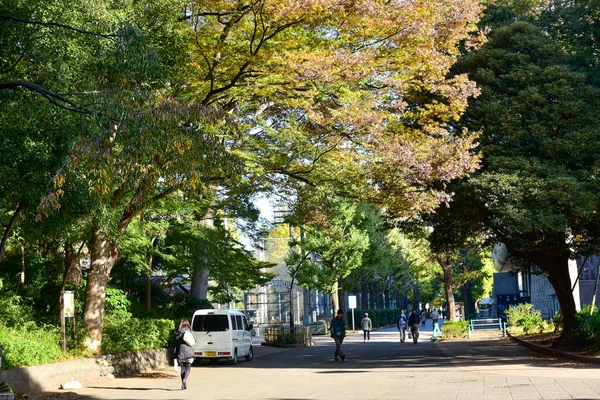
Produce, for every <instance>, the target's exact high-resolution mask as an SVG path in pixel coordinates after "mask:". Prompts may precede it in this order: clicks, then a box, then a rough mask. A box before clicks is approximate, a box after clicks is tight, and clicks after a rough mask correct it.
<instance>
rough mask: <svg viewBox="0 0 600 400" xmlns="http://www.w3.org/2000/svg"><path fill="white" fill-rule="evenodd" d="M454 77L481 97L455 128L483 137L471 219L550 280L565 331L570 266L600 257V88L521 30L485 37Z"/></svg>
mask: <svg viewBox="0 0 600 400" xmlns="http://www.w3.org/2000/svg"><path fill="white" fill-rule="evenodd" d="M456 71H457V72H460V73H465V72H466V73H469V74H470V76H471V77H472V78H473V79H475V80H476V81H477V82H478V84H479V85H480V87H481V91H482V94H481V96H480V97H479V98H478V99H477V100H474V101H472V103H471V104H470V106H469V108H468V110H467V112H466V113H465V115H464V117H463V119H462V120H461V124H460V125H459V126H466V127H468V128H470V129H475V130H477V129H482V131H483V133H482V136H481V138H480V140H481V147H480V149H481V153H482V155H483V164H482V168H481V170H480V171H479V172H478V173H476V174H474V175H473V176H472V177H471V178H469V179H468V180H467V181H466V185H467V186H468V188H469V190H470V194H471V196H472V198H473V202H472V204H473V206H474V208H473V211H476V212H475V213H474V214H473V215H476V216H477V218H476V220H477V221H479V222H478V223H483V224H484V225H485V227H486V228H487V229H488V230H489V232H491V233H492V234H493V235H494V237H495V238H497V240H499V241H500V242H502V243H504V244H505V245H506V246H507V248H508V251H509V252H510V254H511V257H512V258H513V260H515V262H516V263H517V264H521V265H523V266H532V265H535V266H537V267H539V268H540V269H541V270H542V271H543V272H545V273H546V274H547V275H548V278H549V280H550V282H551V283H552V285H553V286H554V289H555V290H556V294H557V297H558V300H559V302H560V306H561V310H562V313H563V316H564V328H565V331H564V332H567V331H568V330H569V329H570V328H571V327H572V326H573V323H574V319H575V313H576V310H575V302H574V299H573V295H572V293H571V287H570V282H571V280H570V277H569V272H568V262H569V259H573V258H576V257H578V256H580V255H581V254H585V253H589V252H596V251H598V243H597V237H598V232H597V227H598V220H597V219H598V215H597V209H598V207H599V200H598V197H597V196H596V193H597V191H598V188H599V186H598V185H599V183H600V182H599V181H598V177H597V176H598V175H597V174H596V172H595V171H596V169H597V163H598V160H599V158H600V148H599V145H598V143H599V141H598V139H599V137H598V135H599V133H598V130H597V129H595V126H597V124H598V99H599V97H598V89H597V88H596V87H594V86H591V85H589V84H587V82H586V76H585V75H584V74H582V73H579V72H577V71H576V70H574V69H573V68H572V67H570V66H569V65H568V58H567V56H566V54H565V53H564V52H563V51H562V49H561V47H560V45H559V44H558V43H557V42H555V41H553V40H552V39H551V38H549V37H548V36H546V35H545V34H544V33H543V32H542V31H541V30H540V29H539V28H537V27H536V26H533V25H531V24H528V23H525V22H516V23H514V24H512V25H510V26H508V27H503V28H499V29H497V30H495V31H492V32H491V34H490V36H489V42H488V43H487V44H485V45H484V46H483V47H482V48H481V49H480V50H479V51H477V52H474V53H472V54H469V55H468V56H466V57H465V58H464V60H461V62H460V63H459V64H458V65H457V67H456Z"/></svg>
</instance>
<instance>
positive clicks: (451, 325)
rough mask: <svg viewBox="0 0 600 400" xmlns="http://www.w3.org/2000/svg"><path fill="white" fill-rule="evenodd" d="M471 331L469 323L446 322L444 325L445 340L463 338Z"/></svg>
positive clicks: (443, 335) (443, 334)
mask: <svg viewBox="0 0 600 400" xmlns="http://www.w3.org/2000/svg"><path fill="white" fill-rule="evenodd" d="M468 331H469V321H445V322H444V324H443V325H442V337H443V338H444V339H455V338H463V337H465V336H467V334H468Z"/></svg>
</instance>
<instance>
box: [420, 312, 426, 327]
mask: <svg viewBox="0 0 600 400" xmlns="http://www.w3.org/2000/svg"><path fill="white" fill-rule="evenodd" d="M426 322H427V312H426V311H425V310H421V325H423V326H425V323H426Z"/></svg>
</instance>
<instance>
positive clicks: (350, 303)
mask: <svg viewBox="0 0 600 400" xmlns="http://www.w3.org/2000/svg"><path fill="white" fill-rule="evenodd" d="M348 308H356V296H348Z"/></svg>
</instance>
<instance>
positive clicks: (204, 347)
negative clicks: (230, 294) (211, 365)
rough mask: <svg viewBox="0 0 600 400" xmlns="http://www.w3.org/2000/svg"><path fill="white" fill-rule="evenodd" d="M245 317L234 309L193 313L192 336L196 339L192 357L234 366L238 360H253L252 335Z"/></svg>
mask: <svg viewBox="0 0 600 400" xmlns="http://www.w3.org/2000/svg"><path fill="white" fill-rule="evenodd" d="M251 329H252V325H250V324H248V319H247V318H246V316H245V315H244V314H243V313H242V312H240V311H236V310H213V309H207V310H196V312H194V316H193V317H192V333H193V334H194V338H195V339H196V344H194V345H193V346H192V347H193V348H194V357H195V358H197V359H208V360H210V361H211V362H215V363H216V362H217V361H218V360H222V359H226V360H229V362H231V364H233V365H235V364H237V362H238V359H239V358H240V357H244V358H245V359H246V361H252V358H254V351H253V349H252V336H251V334H250V330H251Z"/></svg>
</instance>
